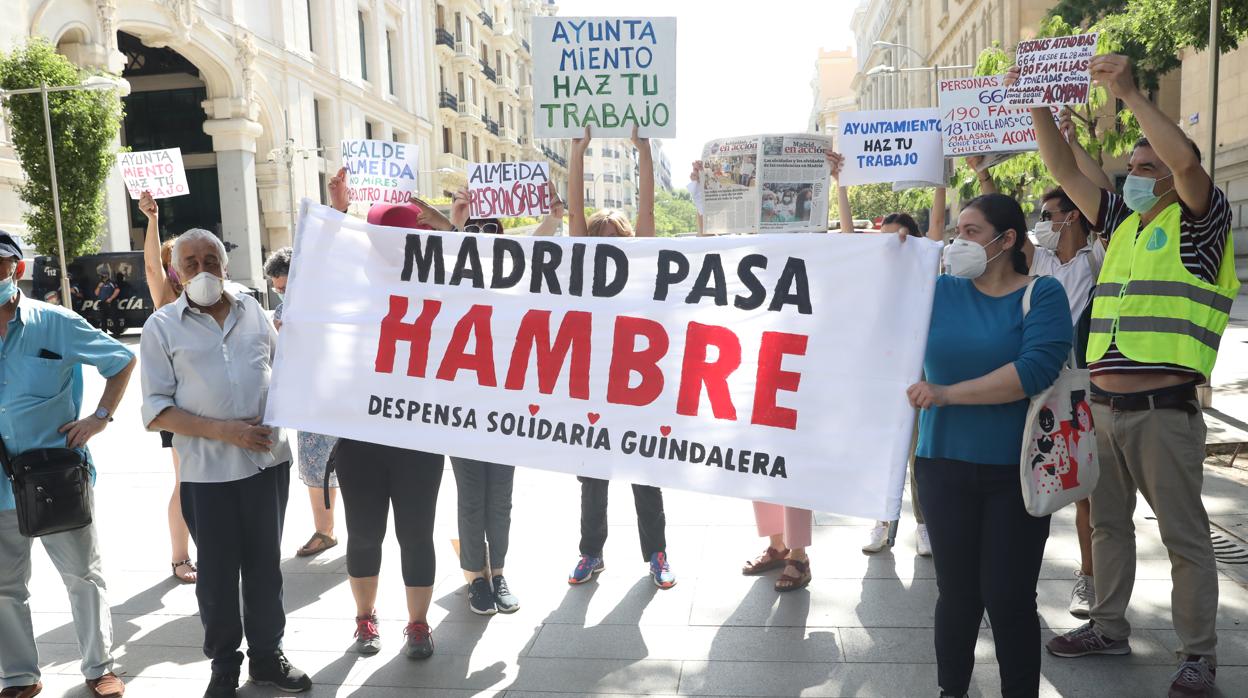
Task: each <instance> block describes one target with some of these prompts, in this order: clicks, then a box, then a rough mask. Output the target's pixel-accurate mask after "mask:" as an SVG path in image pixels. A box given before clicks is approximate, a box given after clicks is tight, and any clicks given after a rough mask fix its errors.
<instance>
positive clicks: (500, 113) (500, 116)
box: [498, 101, 507, 128]
mask: <svg viewBox="0 0 1248 698" xmlns="http://www.w3.org/2000/svg"><path fill="white" fill-rule="evenodd" d="M506 126H507V124H506V123H504V122H503V103H502V102H501V101H500V102H499V103H498V127H499V128H506Z"/></svg>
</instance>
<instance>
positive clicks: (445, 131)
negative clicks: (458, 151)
mask: <svg viewBox="0 0 1248 698" xmlns="http://www.w3.org/2000/svg"><path fill="white" fill-rule="evenodd" d="M442 152H444V153H449V152H451V129H449V128H446V127H445V126H444V127H442Z"/></svg>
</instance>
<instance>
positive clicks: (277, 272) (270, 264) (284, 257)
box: [264, 247, 294, 279]
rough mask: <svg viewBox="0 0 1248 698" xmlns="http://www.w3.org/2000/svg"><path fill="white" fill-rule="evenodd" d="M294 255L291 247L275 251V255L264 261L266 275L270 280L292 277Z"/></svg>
mask: <svg viewBox="0 0 1248 698" xmlns="http://www.w3.org/2000/svg"><path fill="white" fill-rule="evenodd" d="M293 254H294V250H292V249H291V248H289V247H283V248H281V249H277V250H274V251H273V254H271V255H269V258H268V259H266V260H264V275H265V276H266V277H268V278H270V279H280V278H281V277H283V276H290V259H291V256H292V255H293Z"/></svg>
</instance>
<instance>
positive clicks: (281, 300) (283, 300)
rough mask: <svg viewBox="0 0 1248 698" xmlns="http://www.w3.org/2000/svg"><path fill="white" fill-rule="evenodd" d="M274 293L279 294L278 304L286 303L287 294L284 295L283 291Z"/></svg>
mask: <svg viewBox="0 0 1248 698" xmlns="http://www.w3.org/2000/svg"><path fill="white" fill-rule="evenodd" d="M273 293H276V294H277V300H278V302H280V303H285V302H286V294H285V293H282V292H281V291H274V292H273Z"/></svg>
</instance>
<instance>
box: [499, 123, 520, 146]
mask: <svg viewBox="0 0 1248 698" xmlns="http://www.w3.org/2000/svg"><path fill="white" fill-rule="evenodd" d="M503 138H506V139H507V140H509V141H511V142H512V143H519V142H520V138H519V137H518V136H517V135H516V129H515V128H513V127H511V126H505V127H503Z"/></svg>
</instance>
